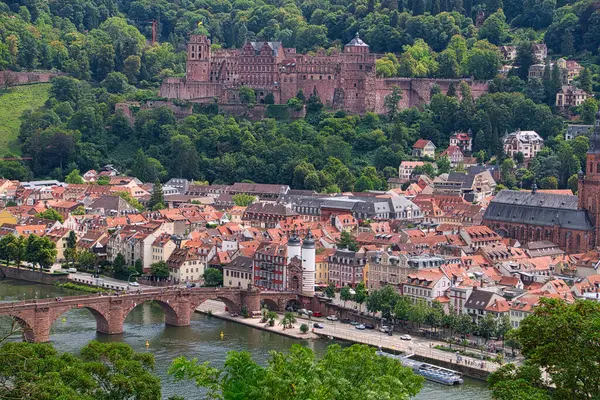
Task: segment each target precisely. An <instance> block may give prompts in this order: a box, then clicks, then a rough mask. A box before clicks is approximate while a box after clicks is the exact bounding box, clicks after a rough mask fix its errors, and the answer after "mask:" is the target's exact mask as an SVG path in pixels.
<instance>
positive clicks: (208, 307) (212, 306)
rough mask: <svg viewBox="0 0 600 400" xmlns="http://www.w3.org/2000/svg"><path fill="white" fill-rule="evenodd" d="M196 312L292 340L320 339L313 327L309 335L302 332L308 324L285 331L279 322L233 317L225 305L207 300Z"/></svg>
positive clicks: (296, 325)
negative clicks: (273, 324)
mask: <svg viewBox="0 0 600 400" xmlns="http://www.w3.org/2000/svg"><path fill="white" fill-rule="evenodd" d="M196 312H198V313H201V314H205V315H208V316H211V317H215V318H219V319H223V320H226V321H231V322H236V323H238V324H242V325H246V326H250V327H252V328H255V329H260V330H262V331H267V332H271V333H276V334H278V335H282V336H285V337H288V338H292V339H300V340H315V339H319V336H318V335H316V334H314V333H313V332H312V326H311V325H310V324H309V327H310V328H311V330H309V332H307V333H302V332H300V325H302V323H306V322H299V323H296V324H294V327H293V328H287V329H283V326H281V325H278V324H279V321H276V322H275V326H268V325H267V324H265V323H264V322H260V318H244V317H242V316H239V317H232V316H231V315H230V314H229V312H227V311H225V305H224V304H223V303H221V302H220V301H215V300H207V301H205V302H204V303H202V304H201V305H200V307H198V308H197V309H196Z"/></svg>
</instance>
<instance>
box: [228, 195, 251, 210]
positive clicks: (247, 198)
mask: <svg viewBox="0 0 600 400" xmlns="http://www.w3.org/2000/svg"><path fill="white" fill-rule="evenodd" d="M232 199H233V203H234V204H235V205H236V206H240V207H247V206H249V205H250V204H252V203H254V202H255V201H256V196H252V195H251V194H246V193H236V194H234V195H233V196H232Z"/></svg>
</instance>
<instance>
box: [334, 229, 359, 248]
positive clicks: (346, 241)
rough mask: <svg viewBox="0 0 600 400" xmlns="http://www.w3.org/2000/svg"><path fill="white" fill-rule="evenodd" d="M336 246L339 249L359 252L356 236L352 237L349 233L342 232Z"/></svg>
mask: <svg viewBox="0 0 600 400" xmlns="http://www.w3.org/2000/svg"><path fill="white" fill-rule="evenodd" d="M336 246H337V248H338V249H346V250H350V251H358V243H357V242H356V239H355V238H354V236H352V235H351V234H350V232H348V231H342V233H341V234H340V238H339V239H338V241H337V242H336Z"/></svg>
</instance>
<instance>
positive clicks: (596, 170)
mask: <svg viewBox="0 0 600 400" xmlns="http://www.w3.org/2000/svg"><path fill="white" fill-rule="evenodd" d="M577 196H578V208H579V209H582V210H586V211H587V213H588V216H589V217H590V220H591V222H592V224H593V225H594V227H595V229H594V232H595V244H596V246H598V245H599V238H600V111H598V113H597V114H596V124H595V126H594V134H593V135H592V137H591V138H590V149H589V150H588V152H587V154H586V160H585V175H584V174H582V173H580V174H579V185H578V193H577Z"/></svg>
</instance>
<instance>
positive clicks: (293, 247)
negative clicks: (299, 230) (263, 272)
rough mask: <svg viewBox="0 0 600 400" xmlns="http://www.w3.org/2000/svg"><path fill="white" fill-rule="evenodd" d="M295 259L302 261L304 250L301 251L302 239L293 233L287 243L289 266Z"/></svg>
mask: <svg viewBox="0 0 600 400" xmlns="http://www.w3.org/2000/svg"><path fill="white" fill-rule="evenodd" d="M294 257H298V259H299V260H301V259H302V250H301V249H300V238H299V237H298V235H296V232H295V231H294V233H292V236H290V238H289V239H288V242H287V262H288V264H289V263H290V261H292V259H293V258H294Z"/></svg>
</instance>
